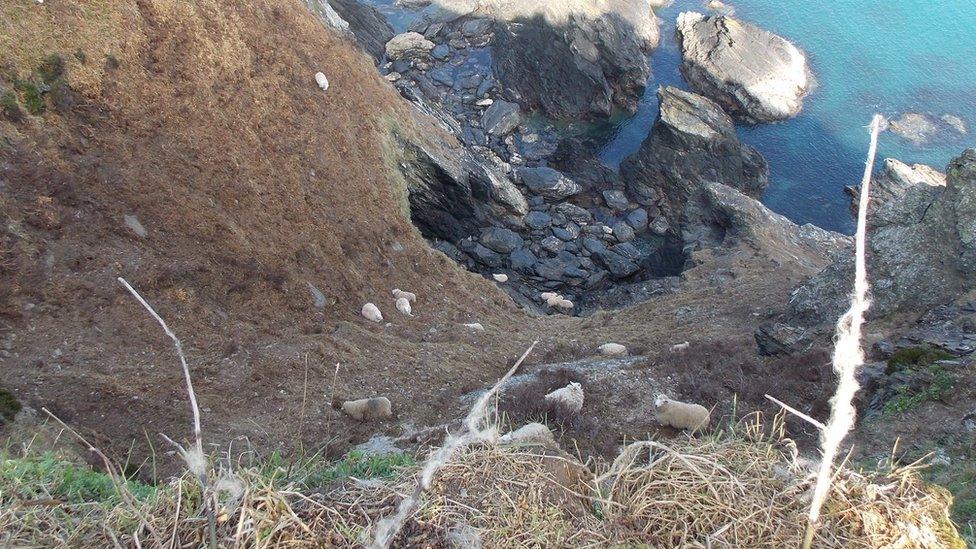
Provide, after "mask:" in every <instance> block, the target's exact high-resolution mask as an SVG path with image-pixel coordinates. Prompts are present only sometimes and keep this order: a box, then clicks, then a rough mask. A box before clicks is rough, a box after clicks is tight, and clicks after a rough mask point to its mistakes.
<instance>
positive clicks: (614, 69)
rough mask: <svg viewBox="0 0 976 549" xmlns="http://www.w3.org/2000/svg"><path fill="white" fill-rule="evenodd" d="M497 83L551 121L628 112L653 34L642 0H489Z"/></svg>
mask: <svg viewBox="0 0 976 549" xmlns="http://www.w3.org/2000/svg"><path fill="white" fill-rule="evenodd" d="M480 13H483V14H484V15H485V16H487V17H489V18H491V19H494V20H495V22H496V24H495V39H494V41H493V43H492V51H493V55H494V57H495V62H494V72H495V76H496V77H497V79H498V81H499V82H500V83H501V84H502V85H503V86H504V87H505V88H507V89H509V90H511V91H512V92H513V93H514V94H515V96H514V97H512V99H515V100H517V101H518V102H519V103H521V104H522V105H523V106H524V107H526V108H528V109H530V110H539V111H542V112H544V113H545V114H547V115H548V116H550V117H553V118H557V119H587V118H594V117H597V118H602V117H606V116H609V114H610V111H611V109H612V108H613V106H614V105H617V106H620V107H622V108H624V109H627V110H631V111H632V110H634V109H635V108H636V105H637V101H638V100H639V99H640V91H641V90H642V89H643V87H644V84H645V82H646V81H647V77H648V76H649V74H650V66H649V65H648V62H647V54H648V53H649V52H650V51H651V50H652V49H654V48H655V47H656V46H657V44H658V40H659V35H658V33H659V31H658V21H657V18H656V17H655V16H654V12H653V11H652V10H651V7H650V4H649V2H648V1H647V0H604V1H602V2H592V1H590V0H528V1H526V0H520V1H515V0H489V1H488V2H483V3H482V5H481V8H480V10H479V14H480Z"/></svg>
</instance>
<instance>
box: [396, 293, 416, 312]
mask: <svg viewBox="0 0 976 549" xmlns="http://www.w3.org/2000/svg"><path fill="white" fill-rule="evenodd" d="M396 308H397V310H398V311H400V312H401V313H403V314H405V315H407V316H413V312H412V310H411V309H410V301H409V300H408V299H407V298H405V297H398V298H397V300H396Z"/></svg>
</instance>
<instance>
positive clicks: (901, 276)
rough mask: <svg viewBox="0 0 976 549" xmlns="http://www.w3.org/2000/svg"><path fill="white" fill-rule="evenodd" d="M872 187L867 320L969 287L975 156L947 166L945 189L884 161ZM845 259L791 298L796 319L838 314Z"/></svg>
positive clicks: (919, 307)
mask: <svg viewBox="0 0 976 549" xmlns="http://www.w3.org/2000/svg"><path fill="white" fill-rule="evenodd" d="M906 170H907V171H906ZM918 174H922V175H921V176H919V175H918ZM877 181H878V187H879V190H878V193H877V194H874V193H873V195H874V196H876V200H877V203H876V204H875V207H874V208H873V209H872V213H871V215H870V217H869V225H868V227H869V229H868V258H867V259H868V265H867V269H868V279H869V281H870V283H871V295H872V305H871V309H869V310H868V316H869V317H874V318H878V317H883V316H885V315H888V314H890V313H894V312H900V311H924V310H926V309H929V308H931V307H933V306H936V305H940V304H943V303H946V302H948V301H950V300H952V299H953V298H954V297H955V296H958V295H959V294H961V293H962V292H963V291H965V290H967V289H969V288H972V287H973V284H974V282H976V150H973V149H969V150H967V151H965V152H964V153H963V154H962V155H961V156H960V157H958V158H956V159H954V160H953V161H952V162H951V163H950V164H949V167H948V169H947V172H946V178H945V185H942V184H941V178H939V177H934V176H932V175H931V170H930V169H921V168H915V169H914V170H910V169H907V166H905V165H904V164H902V163H900V162H890V161H889V162H886V163H885V167H884V170H883V172H882V173H881V174H880V175H879V176H878V177H877ZM851 255H852V254H850V253H848V254H844V255H842V256H840V257H839V258H838V260H837V261H835V262H834V263H833V264H832V265H830V266H829V267H828V268H826V269H824V270H823V271H822V272H820V273H819V274H817V275H816V276H814V277H813V278H811V279H810V280H809V281H808V282H807V283H806V284H804V285H803V286H801V287H800V288H798V289H797V290H796V291H795V292H794V294H793V297H792V299H791V301H790V304H791V306H792V309H793V311H794V313H795V315H796V316H797V317H798V318H799V319H801V320H803V321H805V322H807V323H816V322H826V321H832V320H835V319H836V318H837V317H838V316H839V315H840V314H842V313H843V311H844V310H845V309H846V307H847V296H848V294H849V292H850V289H851V288H850V287H851V280H852V279H853V278H852V277H853V274H852V273H853V258H852V257H851Z"/></svg>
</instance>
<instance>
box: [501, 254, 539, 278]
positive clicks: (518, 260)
mask: <svg viewBox="0 0 976 549" xmlns="http://www.w3.org/2000/svg"><path fill="white" fill-rule="evenodd" d="M508 260H509V263H510V264H511V266H512V269H515V270H516V271H519V272H522V273H524V272H528V271H533V272H534V265H535V264H536V262H537V261H538V260H539V259H538V258H537V257H536V256H535V254H533V253H532V251H531V250H529V249H527V248H521V249H518V250H515V251H514V252H512V254H511V255H510V256H509V257H508Z"/></svg>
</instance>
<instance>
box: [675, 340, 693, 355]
mask: <svg viewBox="0 0 976 549" xmlns="http://www.w3.org/2000/svg"><path fill="white" fill-rule="evenodd" d="M688 347H691V343H688V342H687V341H685V342H684V343H678V344H677V345H672V346H671V352H672V353H677V352H680V351H687V350H688Z"/></svg>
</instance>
